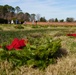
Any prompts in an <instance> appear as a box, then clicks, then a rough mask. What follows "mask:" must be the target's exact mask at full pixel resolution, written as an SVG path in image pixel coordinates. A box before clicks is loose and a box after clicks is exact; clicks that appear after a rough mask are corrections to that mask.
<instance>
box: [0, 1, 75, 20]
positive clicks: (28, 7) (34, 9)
mask: <svg viewBox="0 0 76 75" xmlns="http://www.w3.org/2000/svg"><path fill="white" fill-rule="evenodd" d="M5 4H8V5H11V6H13V7H16V6H19V7H20V8H21V10H22V11H23V12H24V13H25V12H28V13H30V14H32V13H35V14H40V15H41V16H42V17H44V16H45V18H46V19H47V20H48V19H50V18H58V19H66V18H67V17H73V18H75V19H76V0H0V5H5Z"/></svg>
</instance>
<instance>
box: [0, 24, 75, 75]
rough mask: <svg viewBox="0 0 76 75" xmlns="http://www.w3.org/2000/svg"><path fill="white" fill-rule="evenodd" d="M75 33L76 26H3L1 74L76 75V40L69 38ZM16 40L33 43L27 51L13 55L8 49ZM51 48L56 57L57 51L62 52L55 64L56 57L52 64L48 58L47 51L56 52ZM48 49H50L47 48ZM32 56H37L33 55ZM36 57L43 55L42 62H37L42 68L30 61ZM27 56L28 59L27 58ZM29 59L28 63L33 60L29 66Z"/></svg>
mask: <svg viewBox="0 0 76 75" xmlns="http://www.w3.org/2000/svg"><path fill="white" fill-rule="evenodd" d="M71 33H76V26H74V25H73V26H72V25H68V26H65V25H45V24H44V25H38V24H37V25H19V24H18V25H15V24H0V45H1V46H2V48H0V74H1V75H17V74H18V75H76V37H73V36H67V34H71ZM14 38H19V39H25V38H27V39H28V42H29V44H28V45H27V48H26V47H25V48H23V49H21V50H11V51H8V50H6V49H5V45H7V44H10V43H11V42H12V40H13V39H14ZM49 44H50V46H51V45H52V46H53V52H52V53H55V52H54V49H56V50H55V51H57V50H59V49H61V51H59V52H58V54H57V57H56V59H54V60H55V61H54V60H53V58H54V57H51V58H52V60H51V61H48V60H49V56H48V57H47V55H48V52H47V50H48V51H49V49H51V48H52V46H51V47H49ZM31 45H32V46H31ZM46 46H48V47H49V48H46ZM46 49H47V50H46ZM27 50H29V51H27ZM37 50H39V51H37ZM44 50H45V52H44ZM24 51H25V53H24ZM26 52H27V53H26ZM31 52H33V53H32V54H31ZM43 52H44V53H43ZM46 52H47V53H46ZM21 53H22V54H21ZM36 53H38V54H39V55H38V60H39V61H40V62H39V61H37V60H36V61H37V62H39V64H38V63H33V61H34V60H35V59H33V60H31V59H30V58H32V56H34V55H33V54H35V55H37V54H36ZM41 53H42V54H43V55H42V54H41ZM15 54H16V56H15ZM25 54H27V55H26V56H24V55H25ZM12 55H14V56H12ZM30 55H31V56H30ZM59 55H60V56H59ZM39 56H40V58H39ZM45 56H46V57H47V58H46V57H45ZM51 56H52V55H51ZM25 57H27V60H28V57H29V59H30V60H31V61H28V62H27V61H26V60H24V59H25ZM33 58H34V57H33ZM20 59H21V60H20ZM45 59H46V60H45ZM44 60H45V62H46V61H47V63H46V64H45V63H44ZM25 62H26V63H27V65H26V63H25ZM49 62H50V63H49ZM52 62H54V63H52ZM21 63H22V64H21ZM31 63H32V65H33V64H35V66H33V67H32V65H30V64H31ZM43 64H44V65H43Z"/></svg>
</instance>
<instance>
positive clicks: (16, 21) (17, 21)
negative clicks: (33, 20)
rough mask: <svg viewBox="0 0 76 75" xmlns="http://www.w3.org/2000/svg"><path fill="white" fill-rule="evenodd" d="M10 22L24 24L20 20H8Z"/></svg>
mask: <svg viewBox="0 0 76 75" xmlns="http://www.w3.org/2000/svg"><path fill="white" fill-rule="evenodd" d="M8 24H22V22H20V21H19V20H15V21H13V20H11V21H8Z"/></svg>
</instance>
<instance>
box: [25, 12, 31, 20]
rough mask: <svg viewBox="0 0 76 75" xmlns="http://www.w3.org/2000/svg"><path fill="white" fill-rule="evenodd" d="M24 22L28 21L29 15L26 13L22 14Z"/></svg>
mask: <svg viewBox="0 0 76 75" xmlns="http://www.w3.org/2000/svg"><path fill="white" fill-rule="evenodd" d="M24 20H26V21H30V14H29V13H28V12H26V13H25V14H24Z"/></svg>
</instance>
